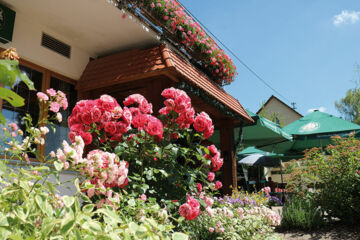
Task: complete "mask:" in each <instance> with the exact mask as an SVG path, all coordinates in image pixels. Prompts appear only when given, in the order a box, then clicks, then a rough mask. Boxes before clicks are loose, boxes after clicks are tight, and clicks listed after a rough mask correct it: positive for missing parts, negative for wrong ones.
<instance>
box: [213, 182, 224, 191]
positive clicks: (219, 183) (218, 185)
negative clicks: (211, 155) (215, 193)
mask: <svg viewBox="0 0 360 240" xmlns="http://www.w3.org/2000/svg"><path fill="white" fill-rule="evenodd" d="M222 186H223V185H222V183H221V182H220V181H216V182H215V189H216V190H218V189H220V188H222Z"/></svg>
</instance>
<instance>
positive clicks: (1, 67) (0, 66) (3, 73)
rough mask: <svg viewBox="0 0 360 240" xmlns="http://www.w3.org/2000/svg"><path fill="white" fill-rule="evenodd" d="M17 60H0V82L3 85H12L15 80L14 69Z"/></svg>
mask: <svg viewBox="0 0 360 240" xmlns="http://www.w3.org/2000/svg"><path fill="white" fill-rule="evenodd" d="M18 66H19V62H18V61H16V60H4V59H1V60H0V83H2V84H4V85H5V86H10V87H12V86H14V84H15V81H16V72H15V71H16V69H17V68H18Z"/></svg>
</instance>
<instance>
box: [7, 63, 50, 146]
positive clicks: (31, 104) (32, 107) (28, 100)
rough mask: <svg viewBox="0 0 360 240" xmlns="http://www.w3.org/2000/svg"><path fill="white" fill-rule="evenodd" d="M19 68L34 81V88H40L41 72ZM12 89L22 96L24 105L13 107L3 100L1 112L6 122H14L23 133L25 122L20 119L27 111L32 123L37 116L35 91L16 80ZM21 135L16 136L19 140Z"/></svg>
mask: <svg viewBox="0 0 360 240" xmlns="http://www.w3.org/2000/svg"><path fill="white" fill-rule="evenodd" d="M20 69H21V71H23V72H25V73H26V74H27V75H28V77H29V78H30V79H31V80H32V81H33V82H34V86H35V88H36V89H40V90H41V89H42V83H43V73H42V72H39V71H36V70H34V69H31V68H29V67H25V66H22V65H21V66H20ZM13 91H14V92H16V93H17V94H18V95H20V96H21V97H23V98H24V100H25V105H24V106H22V107H17V108H15V107H13V106H11V104H10V103H8V102H7V101H5V100H4V101H3V104H2V114H3V115H4V117H5V119H6V124H9V123H11V122H15V123H16V124H17V125H18V126H19V128H20V129H21V130H23V132H24V133H25V124H24V122H23V121H22V118H23V117H24V116H25V115H26V113H29V114H30V115H31V117H32V119H33V121H34V123H35V122H36V121H37V120H38V118H39V104H38V103H37V97H36V91H30V90H29V89H28V87H27V86H26V85H25V83H23V82H18V83H17V84H16V85H15V86H14V88H13ZM23 137H24V136H23ZM23 137H21V136H17V138H18V140H19V141H21V140H22V138H23ZM1 145H2V146H3V145H4V143H1Z"/></svg>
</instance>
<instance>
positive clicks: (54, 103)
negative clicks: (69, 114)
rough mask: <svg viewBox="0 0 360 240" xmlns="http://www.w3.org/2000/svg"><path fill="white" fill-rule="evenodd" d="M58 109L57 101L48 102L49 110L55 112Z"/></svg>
mask: <svg viewBox="0 0 360 240" xmlns="http://www.w3.org/2000/svg"><path fill="white" fill-rule="evenodd" d="M59 110H60V104H58V103H57V102H52V103H51V104H50V111H52V112H54V113H57V112H59Z"/></svg>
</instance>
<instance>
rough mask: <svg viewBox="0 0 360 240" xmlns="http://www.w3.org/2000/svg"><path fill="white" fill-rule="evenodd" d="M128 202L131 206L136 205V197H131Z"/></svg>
mask: <svg viewBox="0 0 360 240" xmlns="http://www.w3.org/2000/svg"><path fill="white" fill-rule="evenodd" d="M128 204H129V206H131V207H134V206H135V205H136V203H135V200H134V199H130V200H129V201H128Z"/></svg>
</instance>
